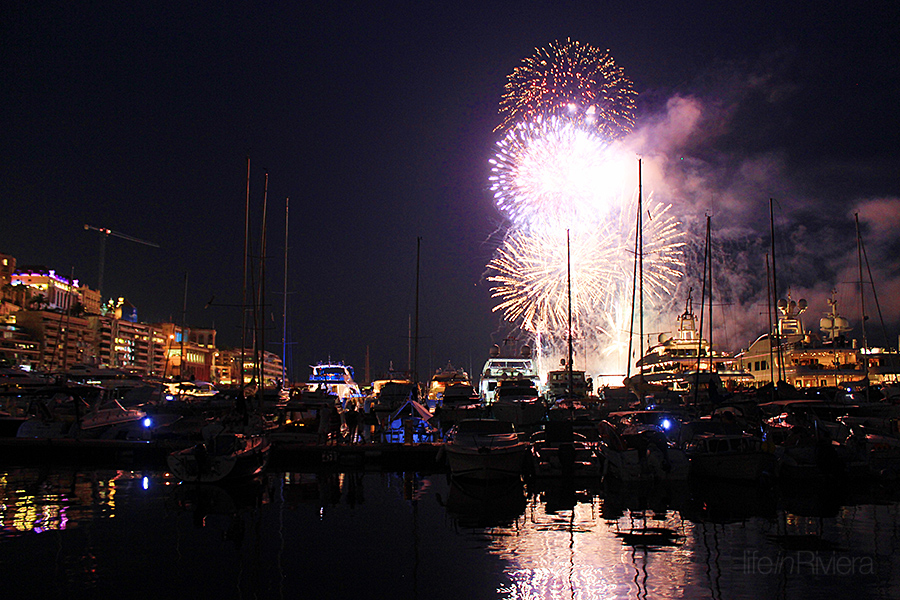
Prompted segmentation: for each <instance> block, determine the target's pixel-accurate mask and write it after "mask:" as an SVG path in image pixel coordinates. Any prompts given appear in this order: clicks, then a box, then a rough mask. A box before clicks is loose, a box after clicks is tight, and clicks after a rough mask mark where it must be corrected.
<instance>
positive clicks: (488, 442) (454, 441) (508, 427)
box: [443, 419, 528, 480]
mask: <svg viewBox="0 0 900 600" xmlns="http://www.w3.org/2000/svg"><path fill="white" fill-rule="evenodd" d="M443 451H444V454H445V456H446V459H447V463H448V464H449V467H450V473H451V474H452V476H453V477H460V478H471V479H483V480H494V479H507V478H517V477H521V475H522V472H523V470H524V468H525V461H526V459H527V457H528V444H527V443H525V442H522V441H520V440H519V437H518V434H517V433H516V428H515V426H514V425H513V424H512V423H509V422H505V421H498V420H497V419H465V420H463V421H460V422H459V423H457V424H456V425H455V426H454V427H453V428H452V429H451V430H450V432H449V433H448V435H447V441H446V443H445V444H444V446H443Z"/></svg>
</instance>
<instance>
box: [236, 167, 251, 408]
mask: <svg viewBox="0 0 900 600" xmlns="http://www.w3.org/2000/svg"><path fill="white" fill-rule="evenodd" d="M249 244H250V156H247V196H246V200H245V201H244V271H243V283H242V285H241V364H240V373H239V374H238V376H239V377H240V378H241V396H242V397H243V395H244V386H245V382H244V361H245V356H244V355H245V354H246V352H247V252H248V250H249Z"/></svg>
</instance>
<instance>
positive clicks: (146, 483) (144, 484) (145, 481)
mask: <svg viewBox="0 0 900 600" xmlns="http://www.w3.org/2000/svg"><path fill="white" fill-rule="evenodd" d="M141 487H142V488H144V489H145V490H148V489H150V478H149V477H147V476H146V475H144V478H143V479H141Z"/></svg>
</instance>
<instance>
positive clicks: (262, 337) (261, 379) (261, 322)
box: [254, 173, 269, 404]
mask: <svg viewBox="0 0 900 600" xmlns="http://www.w3.org/2000/svg"><path fill="white" fill-rule="evenodd" d="M268 202H269V174H268V173H266V179H265V187H264V188H263V212H262V232H261V233H260V238H261V239H260V241H259V293H258V295H257V298H258V301H257V313H256V320H255V323H256V329H257V334H256V335H254V339H257V336H258V343H257V344H256V348H255V353H256V377H257V380H256V391H257V396H258V397H259V400H260V404H262V398H263V389H265V387H266V378H265V376H264V374H263V361H264V356H265V351H266V221H267V218H266V211H267V210H268Z"/></svg>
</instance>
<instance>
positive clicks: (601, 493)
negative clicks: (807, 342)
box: [0, 468, 900, 600]
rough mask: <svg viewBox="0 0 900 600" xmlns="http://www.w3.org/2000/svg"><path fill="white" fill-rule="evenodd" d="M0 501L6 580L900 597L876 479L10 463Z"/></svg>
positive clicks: (175, 590) (72, 585)
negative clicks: (823, 482) (507, 475)
mask: <svg viewBox="0 0 900 600" xmlns="http://www.w3.org/2000/svg"><path fill="white" fill-rule="evenodd" d="M833 487H834V486H833ZM0 511H2V512H0V516H2V519H3V522H2V535H0V564H3V566H4V571H5V574H4V577H5V580H4V585H5V590H7V592H8V593H9V595H10V597H24V596H25V594H26V592H27V593H28V594H30V597H65V598H86V597H112V596H113V594H118V595H124V596H128V597H138V596H139V597H160V596H162V597H165V596H169V597H173V598H183V597H236V596H237V597H254V598H281V597H301V596H302V597H315V598H326V597H327V598H330V599H332V598H333V599H343V598H347V599H351V598H352V599H357V598H361V597H401V598H429V599H435V600H458V599H459V598H460V597H469V598H473V599H481V598H502V599H510V600H518V599H523V598H535V599H537V598H561V599H569V600H575V599H586V598H635V599H637V598H660V597H664V598H676V597H689V598H761V597H782V598H791V599H793V598H821V597H844V596H849V595H851V594H852V595H854V596H858V597H865V598H897V597H900V553H898V552H896V549H897V540H896V537H897V532H898V531H900V488H898V487H885V486H883V485H879V486H874V487H873V488H872V489H862V488H855V489H852V490H851V489H831V490H829V489H828V488H827V487H823V488H817V489H810V486H808V485H807V486H805V487H796V486H795V487H794V488H791V489H783V488H782V487H780V486H779V485H770V486H768V487H755V486H748V485H745V484H741V483H738V482H732V483H728V482H718V483H717V484H716V485H708V486H698V485H696V484H695V482H669V484H668V485H665V486H664V485H660V484H655V485H654V484H649V485H648V484H644V483H641V484H636V485H618V486H615V485H614V486H603V487H601V486H600V484H599V480H595V481H588V480H582V479H578V478H552V479H551V478H540V479H538V480H535V481H531V480H526V481H525V482H524V483H523V482H522V481H521V480H515V479H514V480H511V481H507V482H503V483H499V484H498V483H496V482H485V481H480V480H476V481H468V482H459V481H456V480H453V478H452V477H448V475H447V474H446V473H443V472H442V473H419V472H401V473H393V472H378V471H363V470H358V471H349V472H342V471H338V470H336V469H335V470H326V469H323V470H320V471H319V472H315V473H285V472H270V473H267V474H265V475H263V476H262V477H260V478H257V479H255V480H252V481H250V482H249V483H248V484H247V485H245V486H237V487H235V486H219V485H214V484H190V485H185V484H180V483H178V482H177V481H176V480H175V479H174V478H173V477H172V476H171V475H168V474H166V473H162V472H141V471H125V470H118V471H117V470H90V471H75V470H71V469H69V470H66V469H53V468H44V469H14V468H7V469H5V470H0ZM350 552H352V553H353V554H352V556H353V557H356V558H352V559H350V558H348V553H350ZM358 557H364V558H365V559H364V560H358V559H357V558H358ZM814 560H815V561H819V562H814ZM779 561H780V562H779ZM798 561H806V562H802V563H799V564H798ZM829 561H830V562H829ZM778 565H781V566H780V567H779V566H778ZM829 565H830V566H829ZM848 565H851V566H848ZM779 569H780V570H779ZM828 569H830V570H828ZM838 569H841V570H838ZM148 573H153V574H157V575H154V576H152V577H148V575H147V574H148Z"/></svg>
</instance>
